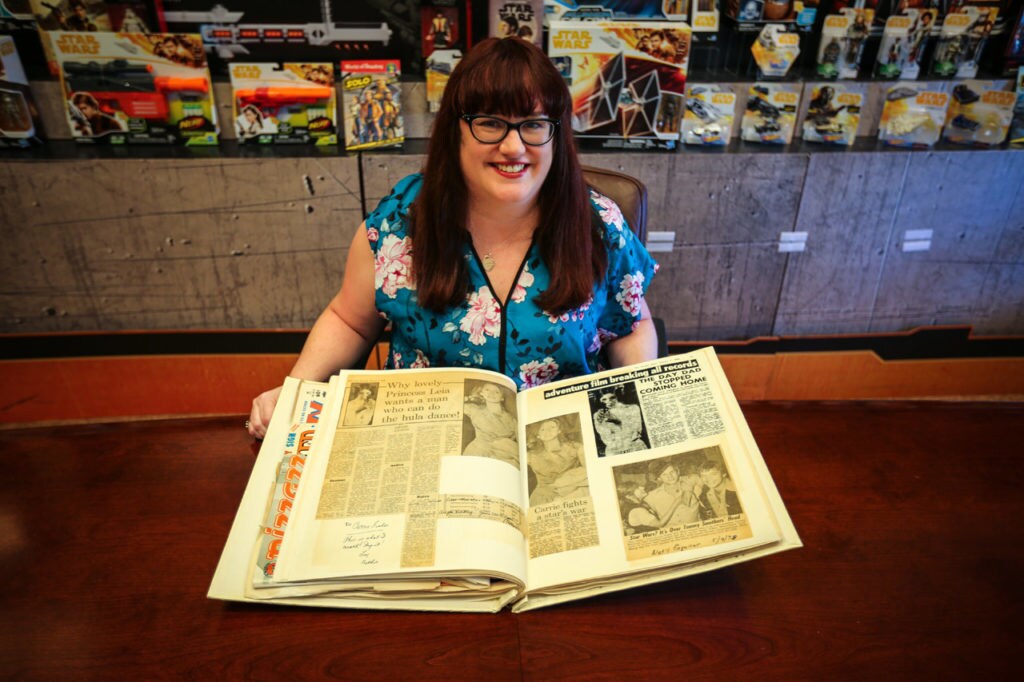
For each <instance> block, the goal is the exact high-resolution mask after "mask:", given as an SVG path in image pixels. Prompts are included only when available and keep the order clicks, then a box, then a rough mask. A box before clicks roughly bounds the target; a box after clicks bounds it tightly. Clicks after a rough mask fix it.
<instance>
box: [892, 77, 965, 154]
mask: <svg viewBox="0 0 1024 682" xmlns="http://www.w3.org/2000/svg"><path fill="white" fill-rule="evenodd" d="M951 89H952V87H951V85H950V84H949V83H937V82H931V83H922V82H916V81H899V82H897V83H895V84H893V85H892V86H890V87H889V88H888V89H887V90H886V92H885V104H884V105H883V107H882V118H881V120H880V121H879V124H878V139H879V140H881V141H882V142H884V143H885V144H887V145H889V146H893V147H930V146H931V145H933V144H935V143H936V142H938V141H939V137H940V136H941V134H942V124H943V122H944V121H945V120H946V110H947V109H948V108H949V92H950V90H951Z"/></svg>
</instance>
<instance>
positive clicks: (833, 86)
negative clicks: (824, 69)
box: [803, 82, 867, 146]
mask: <svg viewBox="0 0 1024 682" xmlns="http://www.w3.org/2000/svg"><path fill="white" fill-rule="evenodd" d="M807 90H808V96H809V100H808V105H807V117H806V118H805V119H804V126H803V134H804V140H805V141H807V142H822V143H825V144H835V145H845V146H850V145H852V144H853V143H854V141H855V140H856V139H857V127H858V126H859V125H860V112H861V107H863V106H864V98H865V96H866V95H867V84H866V83H845V82H842V83H808V84H807Z"/></svg>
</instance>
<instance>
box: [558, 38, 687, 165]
mask: <svg viewBox="0 0 1024 682" xmlns="http://www.w3.org/2000/svg"><path fill="white" fill-rule="evenodd" d="M549 38H550V39H549V41H548V55H549V56H550V57H551V60H552V62H554V64H555V67H556V68H557V69H558V70H559V72H560V73H561V74H562V76H563V77H564V78H565V80H566V83H567V84H568V86H569V90H570V92H571V93H572V100H573V130H575V131H576V134H577V137H578V138H581V139H597V140H601V141H602V146H603V147H605V148H636V149H644V148H662V149H674V148H675V147H676V145H677V143H678V141H679V131H680V126H681V123H682V119H683V111H684V110H685V109H686V70H687V65H688V63H689V57H690V38H691V35H690V27H689V26H687V25H686V24H685V23H683V22H659V21H646V22H619V21H552V22H551V25H550V27H549Z"/></svg>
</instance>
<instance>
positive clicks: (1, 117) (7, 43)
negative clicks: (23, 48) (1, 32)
mask: <svg viewBox="0 0 1024 682" xmlns="http://www.w3.org/2000/svg"><path fill="white" fill-rule="evenodd" d="M37 142H41V138H40V134H39V111H38V109H36V105H35V101H34V100H33V99H32V91H31V90H30V89H29V85H28V78H27V77H26V76H25V70H24V68H22V64H21V60H20V59H18V50H17V48H16V47H15V45H14V39H13V38H11V37H10V36H0V147H28V146H31V145H32V144H34V143H37Z"/></svg>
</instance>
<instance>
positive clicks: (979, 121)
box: [942, 80, 1016, 147]
mask: <svg viewBox="0 0 1024 682" xmlns="http://www.w3.org/2000/svg"><path fill="white" fill-rule="evenodd" d="M1009 87H1010V83H1007V82H1006V81H984V80H966V81H961V82H958V83H956V84H955V85H954V86H953V90H952V93H951V94H952V98H951V99H950V102H949V109H948V110H947V111H946V125H945V127H944V128H943V129H942V137H943V139H944V140H946V141H947V142H952V143H954V144H966V145H973V146H980V147H993V146H995V145H999V144H1002V143H1003V141H1004V140H1006V135H1007V133H1008V132H1009V130H1010V123H1011V121H1012V120H1013V105H1014V102H1015V100H1016V97H1015V96H1014V93H1013V91H1012V90H1010V89H1009Z"/></svg>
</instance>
